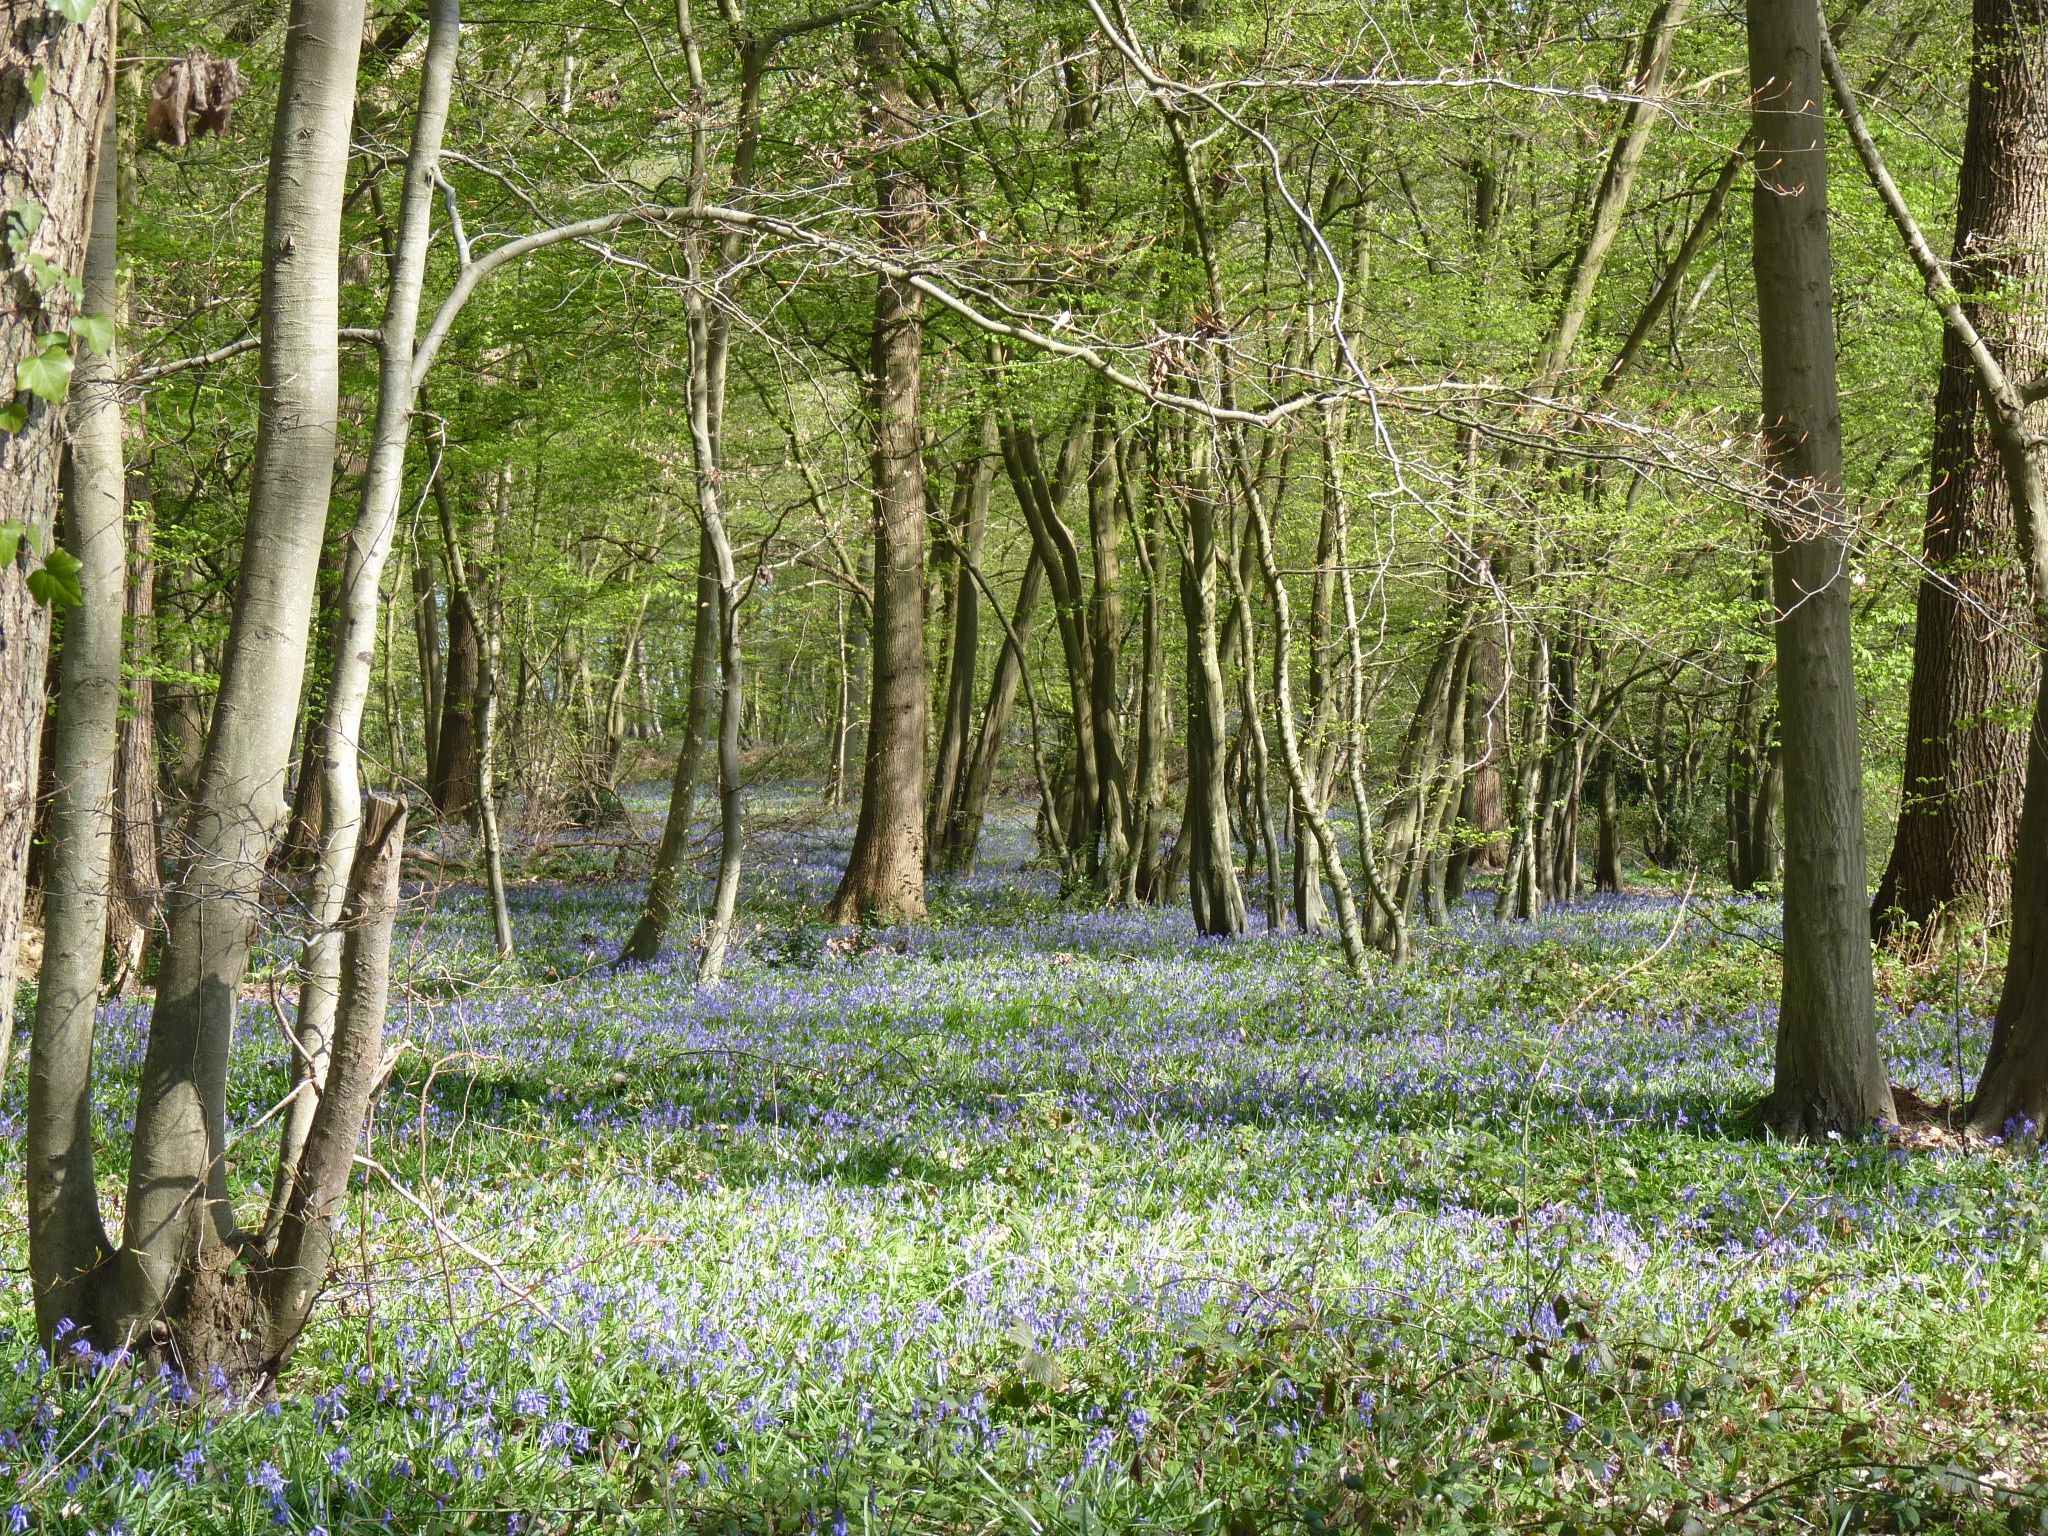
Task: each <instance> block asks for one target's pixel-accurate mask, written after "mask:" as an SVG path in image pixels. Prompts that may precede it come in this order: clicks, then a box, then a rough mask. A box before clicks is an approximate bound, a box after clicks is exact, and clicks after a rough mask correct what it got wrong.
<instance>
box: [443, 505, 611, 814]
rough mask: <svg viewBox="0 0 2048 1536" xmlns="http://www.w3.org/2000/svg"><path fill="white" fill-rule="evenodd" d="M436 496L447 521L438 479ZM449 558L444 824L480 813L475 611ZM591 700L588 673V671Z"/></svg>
mask: <svg viewBox="0 0 2048 1536" xmlns="http://www.w3.org/2000/svg"><path fill="white" fill-rule="evenodd" d="M434 499H435V501H436V502H437V503H438V504H439V506H440V509H441V520H442V522H443V524H444V525H445V524H448V523H449V521H450V518H451V517H452V515H453V514H452V510H451V508H450V507H449V504H448V492H447V489H446V488H445V487H444V486H443V485H442V484H441V482H440V480H439V479H436V480H435V482H434ZM446 554H447V557H448V661H447V667H446V670H445V671H444V672H443V673H442V678H441V742H440V753H439V755H438V756H437V757H436V758H435V759H434V808H435V809H436V810H438V811H439V812H440V813H441V819H442V820H443V821H445V822H454V821H463V820H473V819H474V818H475V816H476V685H477V665H478V660H479V658H478V655H477V644H478V641H479V636H478V633H477V624H476V615H475V614H474V613H473V612H471V611H470V607H469V604H468V603H467V602H466V601H464V599H463V596H462V593H463V588H464V587H465V586H466V585H467V583H466V582H465V581H464V580H463V578H462V573H461V572H459V571H457V570H456V569H455V561H456V559H457V558H458V557H457V555H456V553H455V551H454V549H453V548H449V549H447V550H446ZM584 682H585V685H586V687H585V697H586V700H587V698H588V692H589V690H588V686H587V685H588V682H589V674H588V672H587V671H586V672H585V674H584Z"/></svg>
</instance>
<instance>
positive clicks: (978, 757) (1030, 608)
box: [939, 549, 1045, 874]
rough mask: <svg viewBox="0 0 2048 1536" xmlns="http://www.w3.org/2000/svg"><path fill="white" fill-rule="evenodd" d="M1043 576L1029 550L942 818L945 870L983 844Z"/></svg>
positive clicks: (962, 863) (961, 870)
mask: <svg viewBox="0 0 2048 1536" xmlns="http://www.w3.org/2000/svg"><path fill="white" fill-rule="evenodd" d="M1044 581H1045V564H1044V562H1043V561H1041V560H1040V559H1039V558H1038V551H1037V550H1036V549H1033V550H1032V552H1031V555H1030V556H1029V558H1028V559H1026V561H1025V563H1024V577H1023V580H1022V581H1021V582H1019V583H1018V586H1017V603H1016V607H1015V608H1014V610H1012V612H1013V617H1012V618H1011V620H1010V623H1009V626H1008V630H1009V634H1010V635H1011V636H1012V637H1013V638H1012V643H1010V644H1008V645H1005V646H1004V647H1003V648H1002V650H1001V652H1000V653H999V654H998V655H997V657H996V666H995V674H994V675H993V676H992V677H991V678H990V679H989V685H988V703H987V705H986V706H985V707H984V708H983V710H982V716H981V733H980V735H979V736H977V737H976V738H975V744H974V752H973V754H972V755H971V756H970V757H969V758H968V760H967V770H966V773H965V774H964V775H963V776H962V778H961V781H960V795H959V799H958V800H957V801H956V802H955V803H954V805H953V808H952V809H951V811H950V812H948V814H947V817H946V834H945V846H944V847H943V848H942V849H941V850H940V859H939V867H940V868H941V869H942V870H944V871H946V872H947V873H948V874H965V873H967V872H968V871H970V870H972V869H973V868H974V855H975V851H976V849H978V848H979V847H980V845H981V829H982V824H983V822H984V821H985V820H986V819H987V816H988V801H989V795H990V793H991V791H992V790H993V789H994V788H995V781H996V768H997V767H998V765H999V764H1000V763H1001V761H1002V756H1003V742H1004V740H1005V739H1006V738H1007V737H1008V736H1009V734H1010V716H1011V714H1012V712H1013V711H1014V710H1015V709H1016V707H1017V685H1018V683H1019V682H1020V681H1021V680H1022V678H1023V671H1024V665H1025V662H1024V654H1025V652H1024V647H1026V646H1028V645H1029V643H1030V640H1031V627H1032V621H1033V620H1034V619H1035V618H1036V616H1037V613H1038V598H1039V592H1040V590H1041V588H1042V586H1043V584H1044ZM991 606H993V604H991Z"/></svg>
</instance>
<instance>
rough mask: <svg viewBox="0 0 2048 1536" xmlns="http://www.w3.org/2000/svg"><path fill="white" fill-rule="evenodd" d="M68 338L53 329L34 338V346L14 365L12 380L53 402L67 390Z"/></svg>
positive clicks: (69, 370)
mask: <svg viewBox="0 0 2048 1536" xmlns="http://www.w3.org/2000/svg"><path fill="white" fill-rule="evenodd" d="M73 361H74V360H73V358H72V356H71V338H70V337H69V336H66V335H62V334H59V333H56V332H52V333H51V334H49V335H46V336H41V337H38V338H37V342H36V350H35V351H33V352H30V353H28V354H27V355H26V356H24V357H23V358H22V359H21V361H20V362H18V363H16V364H15V365H14V381H15V383H17V384H19V385H20V386H21V387H22V388H23V389H25V390H27V391H28V392H29V393H30V394H32V395H35V396H37V397H38V398H39V399H42V400H46V401H48V402H49V403H50V404H52V405H55V404H57V403H58V402H59V401H61V400H63V399H64V397H65V396H66V395H67V394H69V393H70V391H71V369H72V364H73Z"/></svg>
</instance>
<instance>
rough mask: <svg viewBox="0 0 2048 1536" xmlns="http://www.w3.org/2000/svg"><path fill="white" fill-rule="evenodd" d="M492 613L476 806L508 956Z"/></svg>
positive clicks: (496, 934) (482, 681) (494, 910)
mask: <svg viewBox="0 0 2048 1536" xmlns="http://www.w3.org/2000/svg"><path fill="white" fill-rule="evenodd" d="M498 629H499V626H498V623H497V620H496V616H495V615H493V616H492V620H491V622H490V623H489V624H487V625H486V626H485V633H484V643H483V647H482V651H483V654H482V657H481V665H480V666H479V668H478V670H477V688H476V715H477V733H476V809H477V821H478V827H479V830H480V831H481V832H482V833H483V842H484V885H485V888H486V889H487V890H488V892H489V894H490V898H491V937H492V939H493V941H494V942H495V943H496V945H497V949H498V958H499V959H500V960H510V959H511V958H512V912H511V908H510V907H509V906H508V905H507V904H506V901H505V844H504V840H503V839H502V838H501V837H500V836H499V833H498V781H497V768H496V762H495V756H494V755H495V753H496V751H497V746H498V740H497V738H498V657H499V651H500V646H499V637H498Z"/></svg>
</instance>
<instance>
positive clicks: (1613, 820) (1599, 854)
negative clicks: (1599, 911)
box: [1593, 746, 1621, 896]
mask: <svg viewBox="0 0 2048 1536" xmlns="http://www.w3.org/2000/svg"><path fill="white" fill-rule="evenodd" d="M1593 781H1594V785H1595V792H1596V793H1597V794H1598V795H1599V797H1600V841H1599V845H1598V848H1597V850H1596V851H1595V853H1594V859H1593V889H1594V890H1596V891H1599V892H1602V893H1603V894H1606V895H1609V896H1618V895H1620V894H1621V765H1620V763H1619V762H1618V761H1617V760H1616V755H1615V751H1614V748H1613V747H1611V746H1607V747H1602V748H1601V749H1600V757H1599V760H1598V761H1597V762H1596V763H1595V764H1594V768H1593Z"/></svg>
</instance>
